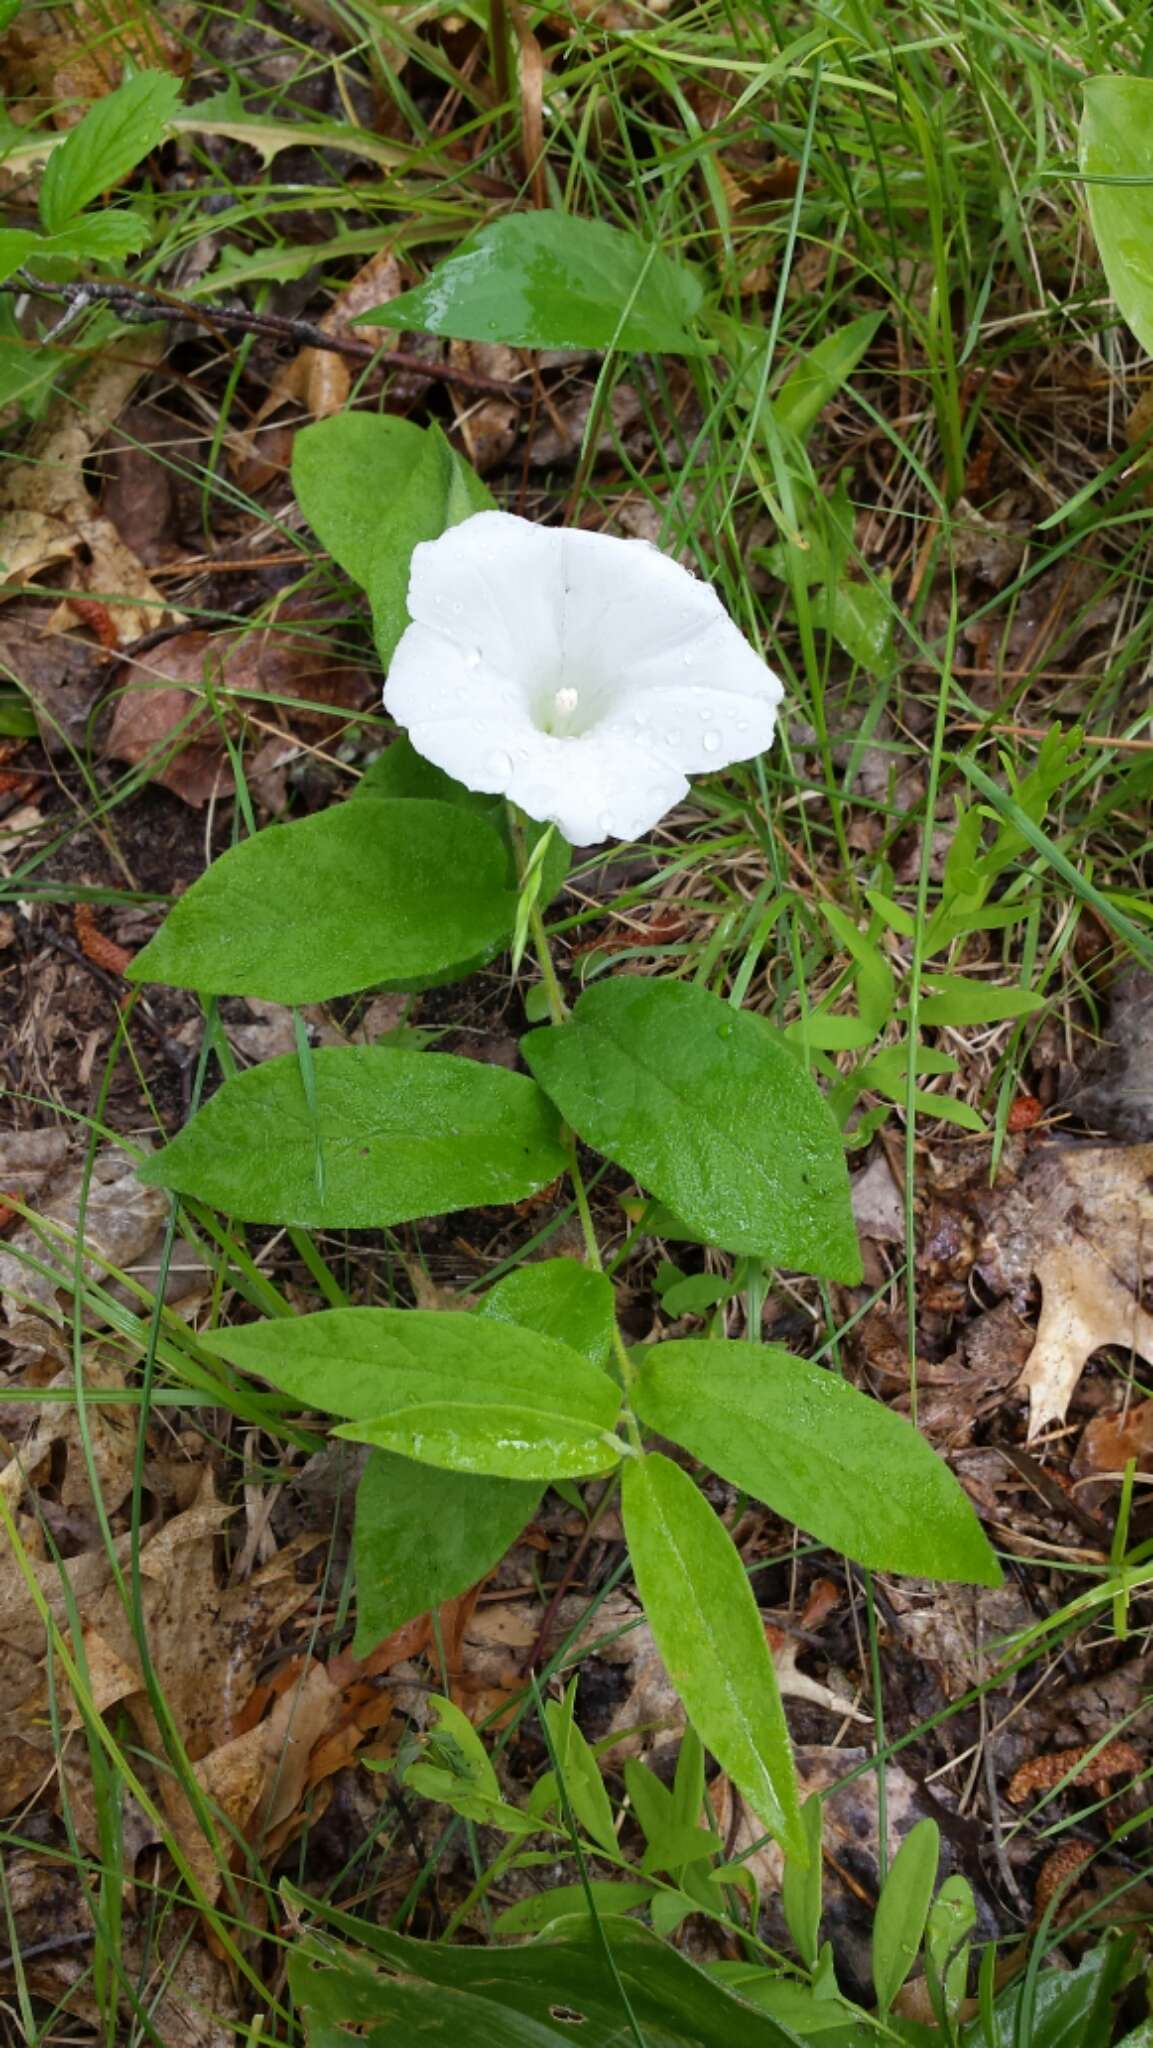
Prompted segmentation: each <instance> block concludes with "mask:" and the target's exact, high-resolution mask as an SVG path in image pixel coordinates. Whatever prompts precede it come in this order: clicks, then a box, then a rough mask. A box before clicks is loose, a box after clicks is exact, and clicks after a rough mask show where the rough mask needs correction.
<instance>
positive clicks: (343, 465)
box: [292, 412, 429, 589]
mask: <svg viewBox="0 0 1153 2048" xmlns="http://www.w3.org/2000/svg"><path fill="white" fill-rule="evenodd" d="M428 439H429V437H428V435H427V433H426V432H425V430H424V428H423V427H418V426H416V425H414V423H413V422H412V420H402V419H397V418H395V417H394V416H393V414H391V413H370V412H338V413H336V414H335V415H334V416H333V418H332V419H328V420H316V421H314V423H313V424H312V425H311V426H308V427H302V428H301V430H300V432H299V433H298V434H297V435H296V436H295V438H294V440H293V444H292V488H293V490H294V491H295V493H296V500H297V503H298V504H299V506H300V509H301V511H302V512H303V514H304V516H305V518H306V519H307V521H308V523H309V525H310V526H311V528H312V530H313V532H314V534H315V535H316V537H317V539H318V540H319V541H320V543H321V545H322V547H326V548H327V549H328V552H329V554H330V555H332V556H333V558H334V560H336V561H337V562H339V564H340V566H341V568H342V569H343V570H344V572H345V574H346V575H348V576H351V577H352V580H353V582H354V583H359V584H360V586H361V588H362V589H367V587H368V580H369V577H370V575H371V573H372V563H373V558H374V556H375V554H376V552H377V549H378V548H379V545H380V539H381V535H382V534H384V533H387V531H388V530H389V527H390V525H391V523H392V520H393V517H394V515H395V511H396V505H397V501H398V499H399V497H400V496H401V494H402V493H403V492H404V491H405V490H406V488H407V486H408V483H409V480H410V478H411V476H412V473H413V470H414V469H415V468H416V465H417V463H418V462H419V461H420V458H421V456H422V454H423V453H424V451H425V449H426V447H427V446H428Z"/></svg>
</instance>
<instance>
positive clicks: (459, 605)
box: [452, 597, 464, 618]
mask: <svg viewBox="0 0 1153 2048" xmlns="http://www.w3.org/2000/svg"><path fill="white" fill-rule="evenodd" d="M452 608H453V611H454V612H455V613H456V615H457V617H458V618H459V617H460V614H461V612H462V611H463V610H464V606H463V605H462V603H461V601H460V599H459V597H456V598H454V599H453V604H452Z"/></svg>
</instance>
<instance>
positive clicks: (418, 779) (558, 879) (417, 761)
mask: <svg viewBox="0 0 1153 2048" xmlns="http://www.w3.org/2000/svg"><path fill="white" fill-rule="evenodd" d="M353 796H354V797H355V798H359V797H399V798H402V799H403V798H407V797H417V798H420V799H424V800H431V801H432V802H434V803H443V804H459V805H460V808H461V809H462V810H464V811H472V812H473V813H474V814H475V815H476V816H477V817H478V818H484V819H485V820H486V821H487V823H488V824H490V825H491V826H492V828H493V830H494V832H498V833H499V834H500V837H501V840H502V841H503V843H504V845H505V847H506V848H507V851H508V884H509V887H510V889H511V888H515V886H516V856H515V853H514V851H513V843H512V836H511V833H510V830H509V807H508V804H507V803H506V801H505V799H504V797H502V796H490V795H488V794H486V793H485V792H484V791H483V790H477V789H466V788H465V786H464V784H463V782H457V781H455V780H454V778H453V777H452V776H451V775H446V774H445V772H444V770H443V768H437V767H436V766H435V765H434V763H433V762H432V761H426V760H425V758H424V755H423V754H418V753H417V751H416V748H415V747H414V746H413V744H412V741H411V740H410V739H409V737H408V734H407V733H403V732H402V733H398V734H397V736H396V738H395V739H394V740H393V741H392V743H391V744H390V745H389V746H387V747H386V748H385V750H384V752H383V753H382V754H378V755H377V757H376V760H375V761H373V762H372V764H371V765H370V767H368V768H367V769H366V770H365V772H364V774H363V775H362V776H361V779H360V781H359V782H358V783H357V786H356V788H355V790H354V791H353ZM547 831H550V828H549V827H548V826H547V825H538V824H537V823H535V821H534V820H532V819H526V820H525V825H524V845H525V852H526V854H531V852H532V851H533V848H534V847H535V845H536V843H537V840H538V839H539V837H540V835H541V833H542V832H547ZM571 865H572V847H571V846H570V845H569V843H568V840H567V839H562V837H561V835H560V833H559V832H557V831H555V830H554V831H552V832H551V836H550V838H549V842H548V846H547V849H546V851H545V856H544V862H543V865H542V869H541V888H540V902H541V906H542V908H543V907H544V906H545V905H546V904H549V903H551V902H552V901H553V899H554V897H556V896H557V895H559V893H560V891H561V889H562V888H563V887H564V882H565V877H566V875H567V874H568V871H569V868H570V867H571ZM474 964H475V965H477V966H481V965H483V964H484V962H483V959H478V960H477V961H476V962H475V963H474ZM471 971H472V968H471V967H470V968H469V969H467V970H466V969H465V968H458V969H455V970H453V971H452V972H451V974H448V975H446V976H445V977H444V978H445V979H446V980H448V979H452V980H462V979H463V978H464V975H465V973H466V972H471ZM439 979H440V977H439V976H438V977H437V980H439ZM424 985H425V986H428V984H427V983H426V984H424Z"/></svg>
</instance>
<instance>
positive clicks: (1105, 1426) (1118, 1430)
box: [1073, 1401, 1153, 1479]
mask: <svg viewBox="0 0 1153 2048" xmlns="http://www.w3.org/2000/svg"><path fill="white" fill-rule="evenodd" d="M1130 1458H1133V1459H1135V1460H1136V1464H1137V1470H1138V1471H1139V1472H1148V1471H1150V1470H1151V1469H1153V1401H1138V1402H1137V1403H1136V1405H1135V1406H1134V1407H1132V1408H1130V1409H1128V1410H1127V1411H1126V1413H1125V1414H1123V1415H1096V1416H1094V1418H1093V1420H1092V1422H1091V1423H1090V1424H1089V1425H1088V1427H1087V1429H1086V1430H1085V1433H1084V1435H1083V1436H1082V1438H1081V1441H1080V1443H1079V1444H1078V1446H1077V1449H1076V1452H1075V1453H1074V1457H1073V1475H1074V1477H1075V1478H1077V1479H1082V1478H1089V1477H1094V1476H1096V1475H1098V1474H1100V1475H1102V1476H1105V1475H1108V1476H1109V1477H1110V1478H1114V1479H1116V1478H1120V1476H1121V1474H1122V1473H1123V1472H1124V1470H1125V1467H1126V1465H1127V1464H1128V1463H1129V1460H1130Z"/></svg>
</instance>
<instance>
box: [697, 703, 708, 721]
mask: <svg viewBox="0 0 1153 2048" xmlns="http://www.w3.org/2000/svg"><path fill="white" fill-rule="evenodd" d="M711 716H712V713H711V712H710V710H709V708H708V706H707V705H706V704H702V705H701V706H700V708H699V709H698V711H697V717H698V718H699V719H700V721H701V724H702V725H707V724H708V722H709V719H710V718H711Z"/></svg>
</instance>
